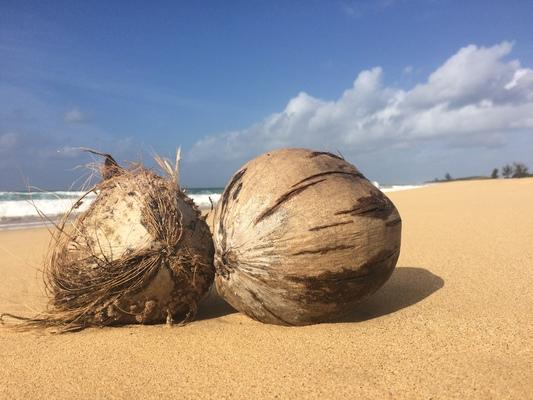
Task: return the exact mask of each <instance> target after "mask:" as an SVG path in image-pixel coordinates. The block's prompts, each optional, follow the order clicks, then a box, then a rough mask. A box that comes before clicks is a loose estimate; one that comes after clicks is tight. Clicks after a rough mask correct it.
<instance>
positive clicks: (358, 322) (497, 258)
mask: <svg viewBox="0 0 533 400" xmlns="http://www.w3.org/2000/svg"><path fill="white" fill-rule="evenodd" d="M389 197H390V198H391V199H392V200H393V201H394V203H395V204H396V205H397V207H398V209H399V211H400V214H401V216H402V219H403V239H402V251H401V256H400V259H399V262H398V267H397V270H396V271H395V272H394V274H393V275H392V277H391V279H390V280H389V281H388V282H387V283H386V284H385V286H384V287H383V288H381V289H380V290H379V291H378V292H377V293H376V294H375V295H374V296H373V297H371V298H369V299H368V300H366V301H364V302H363V303H362V304H360V306H358V307H357V308H356V309H354V310H353V312H352V314H351V315H350V317H349V318H347V319H346V320H345V321H343V322H339V323H332V324H321V325H315V326H307V327H298V328H290V327H281V326H271V325H264V324H261V323H259V322H256V321H253V320H251V319H249V318H247V317H246V316H244V315H241V314H238V313H236V312H235V311H234V310H232V309H231V308H230V307H229V306H227V305H226V304H225V303H224V302H222V301H221V300H220V299H217V298H216V297H215V296H211V297H210V298H208V299H207V301H206V304H204V305H203V308H202V311H201V313H200V315H199V318H198V320H197V321H194V322H193V323H191V324H189V325H187V326H184V327H177V326H175V327H172V328H169V327H166V326H127V327H122V328H104V329H87V330H85V331H82V332H79V333H73V334H65V335H49V334H43V333H39V332H25V333H17V332H13V331H11V330H9V329H6V328H5V327H0V398H6V399H7V398H21V399H22V398H32V399H36V398H43V399H44V398H46V399H48V398H57V399H69V398H79V397H86V398H103V397H106V398H147V399H148V398H154V399H155V398H169V397H181V398H193V397H203V398H216V399H225V398H259V397H263V398H273V397H276V396H277V397H278V398H302V397H306V398H321V399H324V398H425V399H427V398H498V399H503V398H516V399H523V398H528V397H529V398H531V397H530V396H531V393H533V285H532V283H533V179H520V180H519V179H513V180H490V181H472V182H452V183H443V184H437V185H433V186H429V187H424V188H420V189H416V190H410V191H404V192H396V193H390V194H389ZM48 239H49V236H48V233H47V231H46V230H45V229H31V230H18V231H6V232H0V272H1V276H2V279H0V312H12V313H19V314H20V313H22V314H25V315H31V314H32V313H33V310H39V309H42V308H43V307H44V304H45V298H44V297H43V295H42V291H43V286H42V282H41V280H40V279H41V278H40V275H39V272H38V270H39V268H40V265H41V260H42V258H43V256H44V253H45V250H46V245H47V241H48Z"/></svg>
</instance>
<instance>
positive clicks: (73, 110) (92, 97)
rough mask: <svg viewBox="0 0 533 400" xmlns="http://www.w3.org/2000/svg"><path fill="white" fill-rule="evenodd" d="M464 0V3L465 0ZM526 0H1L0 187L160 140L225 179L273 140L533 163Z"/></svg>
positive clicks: (53, 184) (455, 166) (376, 163)
mask: <svg viewBox="0 0 533 400" xmlns="http://www.w3.org/2000/svg"><path fill="white" fill-rule="evenodd" d="M465 3H467V4H465ZM531 15H533V2H530V1H501V2H496V1H495V2H485V1H468V2H459V1H449V0H448V1H439V0H433V1H429V0H426V1H423V0H410V1H409V0H404V1H401V0H383V1H379V0H378V1H334V0H332V1H312V0H309V1H279V2H277V1H232V2H223V1H203V2H200V1H198V2H177V1H176V2H170V1H169V2H151V3H147V2H135V1H128V2H126V1H124V2H119V1H106V2H81V1H65V2H61V1H55V2H42V1H35V2H30V1H21V0H18V1H9V0H8V1H6V0H4V1H2V2H1V4H0V190H16V189H21V188H23V187H24V185H25V184H26V182H29V183H30V184H32V185H35V186H38V187H40V188H45V189H64V188H67V187H69V186H70V184H71V183H72V182H73V181H74V180H75V179H76V178H77V177H79V176H80V175H82V173H81V171H80V170H79V169H73V167H75V166H78V165H81V164H84V163H87V162H90V161H91V158H90V157H89V156H87V155H84V154H81V153H80V152H79V151H77V150H76V148H77V147H79V146H89V147H93V148H97V149H100V150H102V151H107V152H111V153H113V154H115V155H116V158H117V159H118V160H120V161H123V160H139V159H143V160H145V159H147V158H149V157H150V155H151V154H152V153H153V152H157V153H161V154H163V155H167V156H171V155H172V153H173V152H174V149H175V148H176V147H178V146H182V148H183V162H182V175H183V181H184V182H185V184H187V185H190V186H223V185H224V184H225V183H226V181H227V179H228V178H229V176H231V174H232V173H233V172H234V171H235V170H236V168H238V167H239V165H241V164H242V163H243V162H245V161H246V160H248V159H250V158H252V157H254V156H256V155H258V154H260V153H262V152H263V151H267V150H269V149H272V148H276V147H282V146H302V147H313V148H319V149H327V150H331V151H340V152H341V153H342V154H343V155H344V156H345V157H346V158H347V159H348V160H350V161H351V162H353V163H354V164H355V165H357V166H358V167H359V168H360V169H361V170H362V171H363V172H364V173H365V174H366V175H367V176H369V177H370V178H372V179H375V180H378V181H380V182H388V183H411V182H420V181H424V180H427V179H432V178H434V177H435V176H443V175H444V174H445V173H446V172H450V173H451V174H452V175H454V176H459V175H474V174H488V173H490V171H491V170H492V168H493V167H499V166H501V165H502V164H503V163H506V162H512V161H515V160H516V161H523V162H526V163H527V164H529V165H530V167H533V165H532V164H533V151H532V150H533V71H532V70H531V68H533V28H532V26H533V24H531V21H530V16H531Z"/></svg>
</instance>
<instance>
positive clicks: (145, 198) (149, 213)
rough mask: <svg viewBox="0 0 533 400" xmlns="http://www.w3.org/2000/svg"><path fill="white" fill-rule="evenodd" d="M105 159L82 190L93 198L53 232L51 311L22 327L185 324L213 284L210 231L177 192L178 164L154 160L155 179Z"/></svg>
mask: <svg viewBox="0 0 533 400" xmlns="http://www.w3.org/2000/svg"><path fill="white" fill-rule="evenodd" d="M98 154H100V153H98ZM103 156H104V157H105V164H104V165H103V166H102V170H101V172H102V177H103V180H102V182H100V183H99V184H97V185H96V186H95V187H94V188H93V189H91V190H90V191H89V192H88V193H90V192H95V193H96V194H97V196H96V199H95V200H94V202H93V203H92V204H91V206H90V208H89V209H88V210H87V211H86V212H84V213H82V214H80V215H79V216H78V217H77V218H76V219H75V220H74V222H73V223H72V224H70V223H68V222H67V220H68V218H69V215H66V216H65V217H64V219H63V221H62V222H61V223H60V224H59V225H58V227H57V230H56V231H55V232H54V233H53V238H52V241H51V244H50V249H49V255H48V256H47V260H46V264H45V268H44V279H45V285H46V289H47V292H48V295H49V297H50V302H49V307H48V309H47V310H46V312H45V313H43V314H42V315H40V316H38V317H35V318H21V319H23V320H24V322H23V323H22V324H21V325H22V327H47V328H53V329H54V330H55V331H58V332H64V331H71V330H78V329H82V328H85V327H88V326H105V325H119V324H133V323H140V324H155V323H161V322H168V323H173V322H174V321H176V322H186V321H188V320H190V319H191V318H193V317H194V315H195V313H196V309H197V304H198V302H199V300H200V299H201V298H202V297H203V295H204V294H205V293H206V292H207V291H208V289H209V287H210V286H211V284H212V281H213V277H214V267H213V252H214V250H213V243H212V239H211V235H210V232H209V228H208V227H207V225H206V223H205V221H204V220H203V219H202V217H201V216H200V212H199V210H198V209H197V207H196V206H195V205H194V203H193V201H192V200H191V199H190V198H188V197H187V196H186V195H185V194H184V193H183V192H182V191H181V189H180V187H179V180H178V170H177V165H176V167H175V168H173V167H172V166H171V164H170V163H169V162H168V161H167V160H164V159H162V158H157V161H158V162H159V164H160V166H161V167H163V169H164V170H165V172H166V176H164V177H161V176H159V175H157V174H156V173H155V172H153V171H152V170H150V169H147V168H145V167H144V166H142V165H134V166H132V167H131V168H129V169H124V168H122V167H120V166H119V165H118V164H117V163H116V162H115V161H114V160H113V158H112V157H111V156H110V155H106V154H103ZM177 161H178V160H177ZM82 201H84V198H83V197H82V198H81V199H80V200H79V201H78V204H76V205H75V206H74V209H75V208H76V207H77V206H79V203H80V202H82ZM69 214H70V213H69Z"/></svg>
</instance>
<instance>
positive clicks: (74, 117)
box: [63, 108, 87, 123]
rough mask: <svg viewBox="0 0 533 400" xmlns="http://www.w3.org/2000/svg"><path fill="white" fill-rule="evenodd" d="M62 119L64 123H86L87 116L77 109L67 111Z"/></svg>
mask: <svg viewBox="0 0 533 400" xmlns="http://www.w3.org/2000/svg"><path fill="white" fill-rule="evenodd" d="M63 119H64V121H65V122H69V123H79V122H85V121H87V115H85V114H84V113H82V112H81V111H80V110H79V109H77V108H73V109H72V110H70V111H67V112H66V113H65V114H64V115H63Z"/></svg>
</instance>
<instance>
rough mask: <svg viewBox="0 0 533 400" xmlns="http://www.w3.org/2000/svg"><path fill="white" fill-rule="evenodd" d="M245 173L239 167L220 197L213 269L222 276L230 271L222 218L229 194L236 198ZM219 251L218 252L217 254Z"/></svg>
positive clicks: (227, 275) (225, 275)
mask: <svg viewBox="0 0 533 400" xmlns="http://www.w3.org/2000/svg"><path fill="white" fill-rule="evenodd" d="M244 174H246V168H243V169H241V170H240V171H238V172H237V173H235V175H233V178H231V181H230V183H229V184H228V186H227V187H226V189H225V190H224V193H222V196H221V198H220V202H221V205H220V215H219V224H218V234H219V235H220V252H219V250H218V248H217V249H216V253H215V269H216V271H217V272H218V273H219V274H220V275H221V276H223V277H226V278H227V277H229V274H230V273H231V264H230V262H229V259H228V251H227V237H226V229H224V220H225V218H226V211H227V206H228V202H229V198H230V196H232V197H233V199H236V198H237V196H238V195H239V193H240V191H241V189H242V186H243V184H242V178H243V176H244ZM235 186H237V187H236V189H235V190H234V191H233V188H234V187H235ZM219 253H220V254H219Z"/></svg>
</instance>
